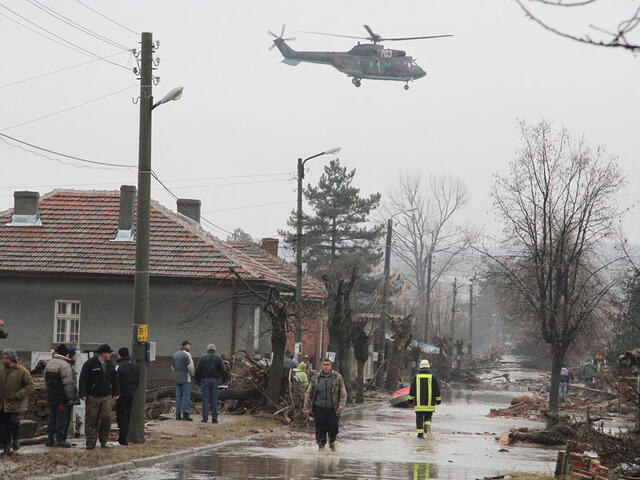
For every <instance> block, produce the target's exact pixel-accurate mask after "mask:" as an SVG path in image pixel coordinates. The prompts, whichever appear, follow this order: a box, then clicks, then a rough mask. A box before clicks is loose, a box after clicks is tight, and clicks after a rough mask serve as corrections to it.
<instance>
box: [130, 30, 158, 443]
mask: <svg viewBox="0 0 640 480" xmlns="http://www.w3.org/2000/svg"><path fill="white" fill-rule="evenodd" d="M152 80H153V34H151V33H149V32H144V33H143V34H142V47H141V53H140V134H139V145H138V210H137V223H136V272H135V279H134V287H133V288H134V295H133V342H132V343H133V349H132V354H133V358H134V359H135V361H136V363H137V364H138V369H139V372H140V380H139V383H138V389H137V390H136V394H135V396H134V397H133V405H132V408H131V423H130V430H129V440H130V441H131V442H132V443H142V442H144V421H145V410H146V409H145V400H146V396H147V361H146V360H147V359H146V353H147V352H146V343H142V342H139V341H138V327H139V326H143V328H144V329H145V330H146V328H145V327H147V323H148V320H149V230H150V228H149V224H150V218H151V109H152V107H153V94H152V88H151V87H152Z"/></svg>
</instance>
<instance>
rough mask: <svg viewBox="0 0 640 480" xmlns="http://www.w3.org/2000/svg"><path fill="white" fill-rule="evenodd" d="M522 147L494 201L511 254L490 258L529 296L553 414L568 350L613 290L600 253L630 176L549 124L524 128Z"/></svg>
mask: <svg viewBox="0 0 640 480" xmlns="http://www.w3.org/2000/svg"><path fill="white" fill-rule="evenodd" d="M520 130H521V137H522V142H523V145H522V148H521V150H520V151H519V153H518V155H517V156H516V159H515V160H514V161H513V162H512V163H511V171H510V173H509V174H508V175H505V176H501V175H496V181H495V185H494V188H493V191H492V196H493V200H494V204H495V208H496V210H497V213H498V216H499V217H501V219H502V222H503V225H504V235H505V238H504V247H503V251H505V252H508V253H507V254H506V255H504V256H501V255H496V254H491V253H489V252H485V253H487V254H488V255H489V256H490V257H491V258H492V259H493V260H495V261H496V262H497V263H498V264H499V266H500V273H501V274H502V275H503V276H504V278H505V280H506V281H507V282H508V284H509V285H510V286H511V287H512V288H513V291H514V293H516V294H518V295H520V296H521V297H522V299H523V302H524V303H523V305H524V306H526V307H527V308H528V310H529V311H528V312H523V313H524V314H530V315H531V318H532V319H533V321H534V322H535V323H536V325H537V327H538V329H539V330H540V333H541V335H542V338H543V339H544V341H545V342H546V343H548V344H549V347H550V349H551V351H552V370H551V390H550V395H549V409H550V410H551V411H552V412H556V411H557V409H558V386H559V378H560V368H561V367H562V364H563V361H564V357H565V354H566V352H567V350H568V348H569V346H570V345H571V344H572V343H573V342H574V340H575V339H576V337H577V335H578V333H579V332H580V330H581V329H582V328H584V327H585V325H586V324H588V323H589V322H590V321H591V320H592V319H593V318H594V316H595V315H596V313H597V309H598V307H599V306H600V305H601V303H602V300H603V298H604V297H605V296H606V295H607V293H608V292H609V291H610V289H611V287H612V285H613V284H612V281H610V280H609V279H608V278H607V276H606V272H607V268H608V267H609V266H610V265H611V261H607V260H606V259H605V258H604V256H603V255H599V254H598V253H599V252H597V251H596V247H597V246H598V245H600V246H602V244H601V242H602V241H603V240H604V239H606V238H607V237H609V236H611V235H612V234H613V233H614V230H615V229H614V224H615V223H616V222H617V221H618V220H619V218H620V214H621V212H620V209H619V208H618V206H617V203H616V194H617V192H618V191H619V190H620V189H621V187H622V186H623V184H624V176H623V174H622V173H621V171H620V170H619V168H618V166H617V164H616V163H615V161H614V160H612V159H610V160H606V159H604V158H603V152H602V150H601V149H597V150H595V151H593V150H591V149H590V148H589V147H588V146H587V145H586V144H585V142H584V141H583V140H579V141H577V142H576V141H574V140H573V139H572V138H571V137H570V136H569V134H568V133H567V131H566V130H565V129H564V128H563V129H561V130H560V131H559V132H554V131H553V130H552V128H551V126H550V125H549V124H548V123H547V122H544V121H542V122H540V123H539V124H537V125H535V126H530V125H527V124H526V123H525V122H521V123H520Z"/></svg>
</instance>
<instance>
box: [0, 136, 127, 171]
mask: <svg viewBox="0 0 640 480" xmlns="http://www.w3.org/2000/svg"><path fill="white" fill-rule="evenodd" d="M7 139H9V140H11V141H13V142H16V143H19V144H21V145H27V146H29V147H31V148H35V149H36V150H40V151H43V152H47V153H50V154H53V155H58V156H60V157H64V158H68V159H70V160H75V161H77V162H82V163H89V164H92V165H105V166H108V167H120V168H138V165H127V164H122V163H109V162H98V161H96V160H88V159H86V158H82V157H76V156H74V155H67V154H66V153H60V152H56V151H55V150H51V149H48V148H44V147H40V146H38V145H35V144H33V143H29V142H26V141H24V140H20V139H19V138H16V137H12V136H11V135H7V134H6V133H0V140H2V141H4V142H5V143H6V144H7V145H11V144H10V143H9V142H7V141H6V140H7ZM11 146H13V147H16V145H11ZM18 148H20V147H18ZM32 153H33V152H32ZM47 158H49V157H47Z"/></svg>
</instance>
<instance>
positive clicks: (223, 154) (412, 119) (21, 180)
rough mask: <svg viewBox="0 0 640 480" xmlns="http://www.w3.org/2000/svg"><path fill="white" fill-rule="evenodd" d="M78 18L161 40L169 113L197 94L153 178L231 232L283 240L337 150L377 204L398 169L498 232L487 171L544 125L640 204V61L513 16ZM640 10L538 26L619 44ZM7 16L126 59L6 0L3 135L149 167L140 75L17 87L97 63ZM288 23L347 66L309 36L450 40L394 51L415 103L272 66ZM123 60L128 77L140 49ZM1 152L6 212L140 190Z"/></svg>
mask: <svg viewBox="0 0 640 480" xmlns="http://www.w3.org/2000/svg"><path fill="white" fill-rule="evenodd" d="M38 1H39V2H40V4H41V5H45V6H48V7H50V8H53V9H55V11H56V12H58V13H60V14H62V15H64V16H66V17H68V18H69V19H72V20H73V21H75V22H77V23H78V24H81V25H82V26H84V27H87V28H89V29H91V30H93V31H95V32H98V33H100V34H102V35H104V36H105V37H108V38H109V39H111V40H113V41H115V42H117V43H120V44H123V45H125V46H128V47H137V46H138V42H139V35H135V34H133V33H131V32H129V31H127V30H125V29H124V28H122V27H120V26H118V25H116V24H114V23H112V22H110V21H108V20H106V19H104V18H102V17H100V16H98V15H97V14H95V13H94V12H92V11H90V10H89V9H87V8H86V7H85V6H83V5H82V4H81V3H79V2H78V1H76V0H56V1H53V0H38ZM83 3H84V4H85V5H88V6H90V7H92V8H94V9H96V10H98V11H100V12H101V13H102V14H104V15H105V16H108V17H109V18H111V19H113V20H116V21H117V22H119V23H121V24H122V25H124V26H126V27H128V28H130V29H132V30H134V31H136V32H142V31H150V32H153V34H154V39H157V40H160V49H159V50H158V52H157V56H158V57H160V59H161V63H160V65H159V68H158V70H157V75H159V76H160V78H161V81H160V84H159V85H158V86H157V87H155V89H154V96H155V98H156V99H159V98H160V97H161V96H162V95H164V93H166V92H167V91H169V90H170V89H172V88H173V87H175V86H178V85H182V86H184V95H183V98H182V99H181V100H180V101H179V102H172V103H170V104H166V105H163V106H162V107H160V108H158V109H156V110H154V113H153V154H152V165H153V168H154V170H155V171H156V172H157V173H158V175H159V176H160V178H161V179H162V180H163V181H164V182H165V183H166V184H167V185H169V186H170V188H171V189H173V191H174V192H175V193H176V194H177V195H178V196H180V197H185V198H198V199H200V200H202V210H203V216H204V217H206V218H207V219H209V220H211V221H213V222H215V223H216V224H217V225H219V226H221V227H223V228H225V229H228V230H233V229H234V228H235V227H241V228H243V229H244V230H245V231H247V232H249V233H250V234H251V235H253V236H254V237H256V238H261V237H264V236H273V235H275V234H276V232H277V230H278V229H279V228H283V227H284V226H285V223H286V219H287V217H288V214H289V212H290V210H291V209H292V208H293V207H294V205H295V190H294V187H295V180H294V177H293V175H294V172H295V165H296V159H297V157H299V156H303V157H306V156H309V155H313V154H315V153H317V152H319V151H322V150H325V149H328V148H330V147H334V146H341V147H342V152H341V153H340V158H341V160H342V162H343V163H344V164H345V165H347V166H348V167H350V168H356V169H357V174H356V183H357V184H358V186H360V187H361V189H362V191H363V193H365V194H368V193H372V192H376V191H380V192H382V193H383V195H384V194H387V193H388V191H389V189H390V188H391V187H392V185H393V183H394V182H395V180H396V178H397V175H398V173H399V172H400V171H419V172H422V173H423V174H425V175H427V174H429V173H431V172H435V173H440V174H453V175H456V176H459V177H461V178H462V179H463V180H464V181H465V182H466V183H467V185H468V187H469V190H470V195H471V204H470V205H469V206H468V207H467V208H466V210H465V212H464V213H463V215H464V216H465V217H466V218H469V219H472V220H473V221H474V222H475V223H476V224H478V225H487V226H488V227H489V229H490V230H495V223H494V215H493V213H492V211H491V202H490V198H489V190H490V188H491V185H492V183H493V179H492V173H494V172H505V171H506V169H507V168H508V164H509V161H510V160H511V159H512V158H513V155H514V152H515V150H516V149H517V148H518V146H519V137H518V131H517V129H516V121H517V119H524V120H527V121H529V122H537V121H539V120H541V119H543V118H544V119H548V120H551V121H553V122H555V124H556V125H557V126H560V125H564V126H566V127H567V128H568V129H569V130H570V131H571V132H572V133H573V134H575V135H584V136H585V139H586V140H587V141H588V142H589V143H590V144H591V145H593V146H597V145H602V146H604V147H606V149H607V152H608V153H610V154H612V155H616V156H618V157H619V163H620V165H621V167H622V168H623V169H624V170H625V171H626V172H627V174H628V178H629V188H628V189H627V191H626V192H621V195H620V202H621V204H622V205H624V206H633V205H634V204H635V203H637V201H638V193H637V192H638V185H639V183H640V174H639V167H638V162H637V157H638V153H639V152H640V135H639V134H638V125H640V108H638V107H639V103H640V102H639V100H640V93H639V88H638V85H639V84H638V81H639V78H640V61H639V59H638V58H637V57H634V56H633V55H631V54H630V53H628V52H625V51H622V50H613V49H604V48H596V47H590V46H584V45H580V44H577V43H574V42H572V41H569V40H565V39H562V38H559V37H557V36H554V35H553V34H551V33H548V32H546V31H544V30H542V29H541V28H540V27H539V26H537V25H535V24H534V23H533V22H531V21H528V20H527V19H526V18H525V17H524V14H523V13H522V11H521V10H520V9H519V7H518V6H517V5H516V4H515V3H514V2H512V1H510V0H492V1H481V0H468V1H467V0H460V1H451V0H440V1H434V0H412V1H405V0H397V1H394V2H388V1H383V0H350V1H348V2H345V1H338V0H325V1H322V2H309V1H300V0H296V1H293V0H279V1H278V0H271V1H268V2H266V1H258V0H254V1H238V0H236V1H228V2H220V1H215V2H213V1H188V0H184V1H179V2H178V1H166V0H153V1H151V0H137V1H135V2H132V1H130V0H109V1H98V0H83ZM2 5H4V6H5V7H8V8H10V9H11V10H13V11H15V12H16V13H18V14H19V15H22V16H23V17H24V18H19V17H17V16H16V15H15V14H14V13H12V12H10V11H9V10H7V9H6V8H3V7H2ZM636 5H637V4H636V2H635V1H626V0H625V1H621V0H619V1H615V2H612V1H609V2H606V5H605V8H602V7H595V8H590V9H588V10H584V13H579V12H578V11H577V10H576V9H563V10H564V11H557V10H550V11H548V12H547V11H546V10H545V11H543V13H542V15H543V16H544V18H545V19H546V20H548V21H549V22H550V23H552V24H554V25H558V26H560V27H563V28H566V29H567V30H570V31H572V32H575V33H583V32H587V33H589V32H590V33H591V34H592V35H593V36H597V32H594V31H593V30H589V27H588V25H589V24H596V25H598V26H601V27H603V28H608V29H613V28H614V27H615V26H616V25H617V23H618V22H619V21H620V20H622V19H624V18H627V17H629V16H630V15H631V13H632V12H633V10H634V8H635V7H636ZM7 17H9V18H12V19H13V20H14V21H17V22H20V23H22V24H24V25H27V26H28V27H29V28H31V29H34V30H37V31H39V32H41V33H44V32H43V31H42V30H38V28H37V27H36V26H35V25H34V24H36V25H39V26H41V27H44V28H46V29H48V30H50V31H51V32H53V33H55V34H57V35H59V36H60V37H62V38H64V39H66V40H69V41H71V42H73V43H75V44H77V45H80V46H82V47H83V48H85V49H87V50H90V51H91V52H94V53H96V54H99V55H111V54H114V53H118V52H119V51H120V50H119V49H118V48H117V47H114V46H110V45H108V44H106V43H104V42H102V41H99V40H97V39H95V38H93V37H91V36H89V35H86V34H84V33H81V32H79V31H78V30H75V29H72V28H71V27H69V26H67V25H65V24H63V23H61V22H59V21H58V20H56V19H54V18H52V17H51V16H49V15H47V14H46V13H45V12H44V11H42V10H41V9H38V8H37V7H36V6H35V5H34V4H32V3H29V2H28V1H26V0H0V45H1V46H2V48H1V50H0V51H1V52H2V58H3V62H2V67H1V68H0V104H1V105H2V109H1V110H0V112H1V113H0V132H2V133H5V134H8V135H12V136H14V137H17V138H19V139H21V140H25V141H27V142H31V143H34V144H37V145H40V146H44V147H46V148H49V149H52V150H56V151H59V152H64V153H66V154H70V155H75V156H79V157H84V158H88V159H92V160H96V161H103V162H116V163H124V164H134V165H135V164H136V163H137V143H138V106H137V105H134V104H133V103H132V97H137V95H138V88H139V87H138V82H137V81H136V78H135V76H134V75H133V74H132V73H131V72H130V71H127V69H125V68H120V67H117V66H114V65H111V64H108V63H106V62H103V61H96V62H92V63H90V64H87V65H84V66H82V67H79V68H75V69H71V70H67V71H65V72H61V73H57V74H55V75H50V76H46V77H42V78H40V79H37V80H33V81H29V82H23V83H19V84H15V85H8V84H11V83H13V82H18V81H21V80H24V79H27V78H29V77H33V76H37V75H40V74H43V73H47V72H51V71H55V70H59V69H62V68H65V67H69V66H73V65H77V64H80V63H83V62H87V61H90V60H91V57H88V56H86V55H84V54H81V53H78V52H75V51H72V50H70V49H68V48H64V47H63V46H61V45H59V44H56V43H53V42H52V41H49V40H47V39H44V38H42V37H41V36H39V35H37V34H35V33H34V32H32V31H30V30H27V29H26V28H24V27H23V26H20V25H18V24H16V23H15V22H14V21H11V20H9V19H8V18H7ZM27 20H28V21H31V22H33V23H28V22H27ZM283 23H286V24H287V31H286V33H285V36H295V37H297V39H296V41H294V42H292V43H291V46H292V47H293V48H295V49H300V50H333V51H341V50H342V51H344V50H348V49H349V48H351V46H352V45H353V44H354V41H352V40H349V39H340V38H331V37H320V36H313V35H308V34H303V33H300V31H301V30H314V31H326V32H334V33H340V34H347V35H361V34H364V33H365V32H364V29H363V27H362V24H363V23H367V24H369V25H371V26H372V27H373V29H374V30H375V31H376V32H377V33H380V34H382V35H386V36H413V35H429V34H447V33H451V34H454V35H455V36H454V37H452V38H444V39H435V40H420V41H414V42H395V43H394V44H393V45H392V44H391V43H389V44H388V45H387V46H388V47H394V48H402V49H404V50H406V51H407V52H408V54H410V55H413V56H414V57H417V63H418V64H419V65H420V66H421V67H422V68H424V69H425V70H426V71H427V76H426V77H425V78H423V79H420V80H418V81H416V82H415V83H413V84H412V85H411V89H410V90H409V91H404V90H403V88H402V83H399V82H380V81H366V80H365V81H363V85H362V87H361V88H359V89H356V88H355V87H354V86H353V85H352V84H351V82H350V80H349V78H348V77H346V76H345V75H344V74H341V73H340V72H338V71H336V70H334V69H333V68H331V67H329V66H323V65H310V64H300V65H298V66H296V67H291V66H287V65H284V64H280V63H279V62H280V59H281V57H280V54H279V53H278V52H277V50H276V49H274V50H272V51H268V47H269V46H270V45H271V40H272V37H270V36H269V35H268V34H267V30H268V29H271V30H273V31H276V32H279V31H280V28H281V24H283ZM109 60H111V61H114V62H117V63H119V64H121V65H123V66H126V67H131V66H132V65H133V64H134V63H133V61H132V58H131V56H130V55H128V54H127V53H121V54H119V55H115V56H113V57H110V58H109ZM127 87H131V88H129V89H127ZM123 89H126V90H124V91H121V92H120V93H117V94H114V95H111V96H109V97H106V98H103V99H102V100H98V101H95V102H93V103H89V104H87V105H84V106H81V107H78V108H74V109H70V110H68V111H66V112H64V113H60V114H56V115H52V116H50V117H48V118H44V119H40V120H38V121H33V122H32V120H35V119H39V118H41V117H44V116H47V115H49V114H51V113H54V112H59V111H62V110H67V109H69V108H70V107H74V106H76V105H80V104H83V103H85V102H88V101H90V100H94V99H97V98H99V97H103V96H105V95H109V94H112V93H114V92H117V91H120V90H123ZM25 122H30V123H25ZM23 123H24V125H22V124H23ZM0 155H1V158H2V171H1V175H0V210H4V209H6V208H10V207H12V206H13V199H12V195H13V191H14V190H22V189H29V190H37V191H39V192H40V193H45V192H48V191H50V190H52V189H54V188H82V189H109V190H112V189H117V188H119V186H120V185H121V184H134V185H135V184H136V172H135V169H116V170H114V169H98V168H93V167H92V168H86V165H82V166H81V167H79V166H78V164H77V163H75V162H65V163H64V164H63V163H60V162H59V161H54V160H50V159H47V158H43V157H42V156H37V155H34V154H33V153H30V152H26V151H23V150H20V149H17V148H14V147H11V146H9V145H7V144H5V143H0ZM51 157H54V158H57V157H56V156H55V155H51ZM325 158H326V160H328V158H327V157H325ZM322 164H323V159H322V158H319V159H316V160H313V161H312V162H309V163H308V166H309V169H308V172H307V179H306V180H307V181H310V182H316V181H317V179H318V177H319V175H320V174H321V173H322ZM74 165H75V166H74ZM152 196H153V198H154V199H156V200H158V201H160V202H161V203H162V204H164V205H166V206H168V207H170V208H172V209H175V200H174V199H173V198H172V197H171V196H170V195H169V194H168V193H166V192H165V191H164V190H163V189H162V187H161V186H160V185H158V184H157V183H155V182H154V183H153V187H152ZM639 219H640V215H639V213H638V208H637V207H633V208H632V211H631V213H630V215H629V217H628V218H627V222H626V230H627V232H628V235H629V237H630V239H631V240H632V241H634V242H640V221H638V220H639ZM211 231H212V232H213V233H215V234H216V235H219V236H221V237H222V238H224V237H225V236H226V234H225V233H224V232H222V231H219V230H216V229H215V228H211Z"/></svg>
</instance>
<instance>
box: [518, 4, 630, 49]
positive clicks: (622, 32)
mask: <svg viewBox="0 0 640 480" xmlns="http://www.w3.org/2000/svg"><path fill="white" fill-rule="evenodd" d="M515 1H516V3H517V4H518V5H519V6H520V8H521V9H522V10H523V11H524V12H525V14H526V15H527V17H528V18H529V19H531V20H533V21H534V22H535V23H537V24H538V25H540V26H541V27H543V28H544V29H545V30H548V31H550V32H552V33H555V34H556V35H560V36H561V37H564V38H568V39H570V40H575V41H576V42H580V43H586V44H588V45H595V46H598V47H611V48H623V49H627V50H630V51H631V52H634V53H635V52H637V51H640V42H638V41H634V40H631V39H630V38H629V35H630V34H631V32H632V31H633V30H635V29H636V27H638V24H640V3H638V2H637V1H635V0H634V1H632V2H628V5H629V14H628V16H627V18H625V19H622V20H620V21H619V22H618V24H617V25H616V26H615V27H614V28H612V29H610V30H607V29H605V28H603V27H600V26H596V25H590V27H591V28H592V29H593V30H594V31H595V32H597V35H599V36H600V37H601V38H599V39H596V38H592V37H591V36H590V35H588V34H572V33H567V32H566V31H563V29H562V28H559V27H553V26H551V25H550V24H549V23H547V22H546V21H544V20H542V19H541V17H540V16H539V15H537V14H535V13H534V12H533V10H532V8H531V7H528V6H526V5H525V0H515ZM526 3H527V5H529V4H538V5H544V6H545V7H550V8H552V7H560V8H564V7H577V8H580V7H587V6H589V5H594V4H596V3H598V0H529V1H528V2H526ZM600 3H602V2H600Z"/></svg>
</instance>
